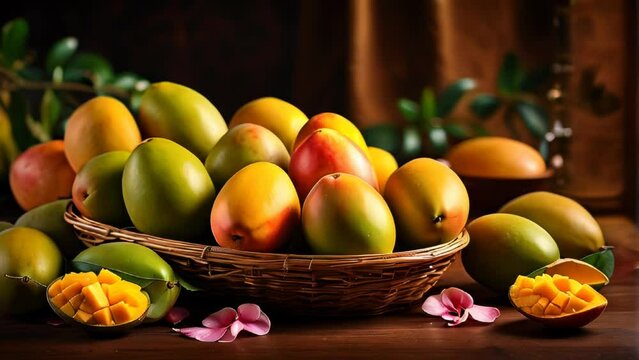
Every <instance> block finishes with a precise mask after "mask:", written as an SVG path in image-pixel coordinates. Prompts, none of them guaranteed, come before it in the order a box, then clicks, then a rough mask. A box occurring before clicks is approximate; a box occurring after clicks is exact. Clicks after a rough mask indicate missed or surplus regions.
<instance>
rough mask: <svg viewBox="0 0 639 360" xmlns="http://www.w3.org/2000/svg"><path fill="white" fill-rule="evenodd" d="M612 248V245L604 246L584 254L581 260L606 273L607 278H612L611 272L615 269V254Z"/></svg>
mask: <svg viewBox="0 0 639 360" xmlns="http://www.w3.org/2000/svg"><path fill="white" fill-rule="evenodd" d="M612 249H613V247H612V246H604V248H603V250H601V251H599V252H596V253H594V254H590V255H588V256H585V257H583V258H581V261H583V262H587V263H588V264H590V265H592V266H594V267H596V268H597V269H599V271H601V272H602V273H604V274H606V276H607V277H608V279H612V274H613V273H614V271H615V254H613V252H612Z"/></svg>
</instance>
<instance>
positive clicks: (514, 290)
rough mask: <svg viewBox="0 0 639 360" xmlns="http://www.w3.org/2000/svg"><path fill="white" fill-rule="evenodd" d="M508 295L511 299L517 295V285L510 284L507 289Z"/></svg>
mask: <svg viewBox="0 0 639 360" xmlns="http://www.w3.org/2000/svg"><path fill="white" fill-rule="evenodd" d="M508 295H509V296H510V298H511V299H516V298H517V297H518V296H519V286H517V285H511V286H510V288H509V289H508Z"/></svg>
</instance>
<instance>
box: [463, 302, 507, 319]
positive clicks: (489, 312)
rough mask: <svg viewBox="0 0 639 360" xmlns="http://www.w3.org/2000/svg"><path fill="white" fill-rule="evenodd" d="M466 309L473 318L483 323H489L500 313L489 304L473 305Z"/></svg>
mask: <svg viewBox="0 0 639 360" xmlns="http://www.w3.org/2000/svg"><path fill="white" fill-rule="evenodd" d="M466 311H467V312H468V313H469V314H470V316H471V317H472V318H473V319H475V320H477V321H480V322H485V323H491V322H493V321H495V320H496V319H497V318H498V317H499V315H501V313H500V312H499V309H497V308H495V307H491V306H481V305H473V306H471V307H469V308H468V309H466Z"/></svg>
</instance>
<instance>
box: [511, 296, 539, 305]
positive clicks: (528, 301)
mask: <svg viewBox="0 0 639 360" xmlns="http://www.w3.org/2000/svg"><path fill="white" fill-rule="evenodd" d="M540 298H541V296H539V295H528V296H520V297H518V298H517V299H516V300H515V305H517V306H518V307H525V306H528V307H532V306H533V305H535V303H537V301H539V299H540Z"/></svg>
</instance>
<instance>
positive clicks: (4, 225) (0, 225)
mask: <svg viewBox="0 0 639 360" xmlns="http://www.w3.org/2000/svg"><path fill="white" fill-rule="evenodd" d="M12 226H13V224H12V223H10V222H8V221H0V232H2V231H4V230H7V229H9V228H11V227H12Z"/></svg>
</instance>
